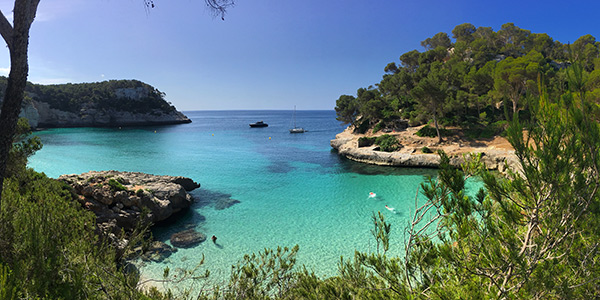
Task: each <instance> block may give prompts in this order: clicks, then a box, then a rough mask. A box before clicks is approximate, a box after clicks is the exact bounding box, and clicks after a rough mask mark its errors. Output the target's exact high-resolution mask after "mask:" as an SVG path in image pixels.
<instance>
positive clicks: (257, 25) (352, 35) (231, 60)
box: [0, 0, 600, 111]
mask: <svg viewBox="0 0 600 300" xmlns="http://www.w3.org/2000/svg"><path fill="white" fill-rule="evenodd" d="M154 3H155V7H154V8H153V9H148V8H146V7H145V6H144V1H143V0H42V1H41V2H40V5H39V8H38V12H37V16H36V19H35V21H34V23H33V25H32V29H31V32H30V48H29V66H30V72H29V81H31V82H34V83H41V84H56V83H67V82H72V83H81V82H97V81H103V80H110V79H137V80H140V81H143V82H146V83H148V84H150V85H152V86H154V87H156V88H157V89H159V90H160V91H162V92H165V93H166V100H167V101H170V102H172V103H173V105H175V106H176V107H177V108H178V109H179V110H184V111H185V110H231V109H274V110H279V109H284V110H289V109H293V107H294V106H296V107H297V109H298V110H331V109H333V108H334V107H335V101H336V100H337V99H338V98H339V96H340V95H343V94H348V95H355V94H356V90H357V89H358V88H361V87H368V86H370V85H374V84H376V83H378V82H379V81H380V80H381V78H382V76H383V74H384V71H383V69H384V67H385V66H386V65H387V64H388V63H390V62H398V61H399V57H400V55H402V54H403V53H405V52H408V51H411V50H414V49H416V50H418V51H423V50H424V49H423V48H422V47H421V46H420V42H421V41H422V40H425V39H426V38H428V37H431V36H433V35H434V34H436V33H438V32H446V33H448V34H449V35H450V36H451V31H452V29H453V28H454V27H455V26H456V25H459V24H462V23H471V24H473V25H475V26H476V27H480V26H483V27H492V29H493V30H494V31H497V30H499V29H500V26H501V25H502V24H504V23H508V22H513V23H515V25H516V26H518V27H520V28H523V29H527V30H530V31H531V32H535V33H547V34H548V35H550V36H551V37H552V38H553V39H554V40H558V41H560V42H562V43H568V42H573V41H575V40H576V39H577V38H579V37H580V36H582V35H585V34H591V35H593V36H594V37H596V38H598V39H600V22H599V21H598V15H597V14H598V12H599V11H600V1H597V0H589V1H569V2H568V3H566V2H565V1H554V0H552V1H527V0H521V1H512V0H510V1H486V0H477V1H460V0H454V1H448V0H445V1H438V0H429V1H423V0H420V1H413V0H405V1H401V0H302V1H299V0H297V1H291V0H252V1H250V0H237V1H236V4H235V6H234V7H232V8H230V9H229V10H228V11H227V14H226V15H225V20H221V18H220V16H217V17H215V16H214V15H213V14H212V13H211V11H210V10H208V9H207V8H206V5H205V3H204V0H177V1H173V0H154ZM13 4H14V2H13V1H9V0H1V1H0V10H1V11H2V13H4V14H5V15H6V16H7V18H8V19H9V20H11V21H12V7H13ZM3 49H4V50H0V75H7V74H8V70H9V66H10V58H9V54H8V49H7V48H6V47H4V48H3Z"/></svg>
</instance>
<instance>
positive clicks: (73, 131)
mask: <svg viewBox="0 0 600 300" xmlns="http://www.w3.org/2000/svg"><path fill="white" fill-rule="evenodd" d="M185 114H186V115H187V116H188V117H189V118H190V119H192V121H193V122H192V123H190V124H182V125H171V126H149V127H137V128H60V129H49V130H44V131H39V132H36V135H37V136H39V137H40V138H41V139H42V142H43V144H44V147H43V149H42V150H40V151H39V152H38V153H36V154H35V155H34V156H33V157H32V158H31V159H30V163H29V166H30V167H32V168H34V169H35V170H37V171H40V172H44V173H46V174H47V175H48V176H50V177H54V178H56V177H58V176H60V175H61V174H71V173H83V172H87V171H90V170H119V171H135V172H146V173H151V174H158V175H173V176H186V177H190V178H192V179H194V180H195V181H197V182H199V183H200V184H201V185H202V187H201V188H200V189H198V190H195V191H193V192H192V195H193V196H194V197H195V199H196V202H195V203H194V205H193V207H192V209H191V210H190V211H189V212H187V213H186V214H185V215H183V216H182V217H181V218H180V219H179V220H178V221H177V222H175V223H173V224H170V225H169V226H160V227H158V228H156V229H155V230H154V232H153V233H154V236H155V238H156V239H158V240H162V241H165V242H167V243H169V242H168V238H169V236H170V235H171V234H172V233H174V232H177V231H180V230H183V229H186V228H190V227H193V228H196V229H197V230H198V231H200V232H203V233H205V234H206V235H207V236H208V237H210V236H212V235H215V236H217V237H218V240H217V243H216V244H214V243H212V242H210V238H209V240H207V241H206V242H204V243H202V244H200V245H199V246H197V247H194V248H189V249H179V251H178V252H177V253H175V254H173V255H172V256H171V257H170V258H169V259H167V260H165V261H164V262H162V263H145V264H141V265H140V267H141V270H142V272H143V274H144V276H145V277H154V278H161V277H162V274H163V270H164V268H165V267H169V268H170V269H172V270H173V269H176V268H193V267H195V266H196V264H197V263H198V261H199V260H200V259H201V258H202V257H203V256H204V257H205V265H204V266H203V267H202V269H201V270H204V269H209V270H210V271H211V276H210V279H211V282H216V283H219V282H223V281H225V280H227V279H228V277H229V273H230V270H231V266H232V265H233V264H235V263H236V262H237V261H239V260H241V259H242V257H243V255H244V254H249V253H253V252H254V253H258V252H259V251H263V250H264V248H276V247H277V246H288V247H292V246H294V245H296V244H298V245H299V246H300V251H299V253H298V264H301V265H302V264H303V265H305V266H306V267H307V268H308V269H309V270H313V271H314V272H315V273H316V274H317V275H319V276H321V277H325V276H332V275H335V274H336V273H337V264H338V263H339V260H340V256H343V257H345V258H350V257H352V256H353V255H354V251H355V250H358V251H374V250H375V246H376V245H375V243H374V240H373V238H372V236H371V233H370V230H371V229H372V220H371V216H372V214H373V213H377V212H378V211H381V212H382V213H384V215H385V216H386V220H387V221H388V222H389V223H390V224H392V241H391V250H390V252H389V254H391V255H400V254H401V251H402V238H403V230H404V227H405V226H406V224H407V222H408V217H409V216H410V215H411V209H412V210H414V200H415V194H416V192H417V188H418V186H419V184H420V183H421V182H422V181H423V178H424V176H428V175H429V176H432V175H435V171H434V170H430V169H414V168H392V167H379V166H370V165H365V164H360V163H355V162H352V161H349V160H347V159H344V158H341V157H340V156H339V155H338V154H337V153H336V152H335V151H332V149H331V147H330V145H329V141H330V140H331V139H333V138H334V137H335V135H336V134H337V133H339V132H341V131H342V130H343V129H344V128H345V127H343V126H342V124H341V123H340V122H338V121H336V120H335V112H334V111H297V112H296V123H297V124H298V126H300V127H304V128H305V129H307V130H308V132H306V133H302V134H290V133H289V132H288V129H289V128H290V126H292V123H291V122H292V111H291V110H290V111H189V112H185ZM260 120H263V121H265V123H268V124H269V126H268V127H266V128H250V127H249V126H248V124H249V123H253V122H256V121H260ZM370 193H375V194H376V196H375V197H370ZM228 199H235V200H238V201H240V203H238V204H235V205H233V206H231V207H229V208H225V209H217V208H218V207H217V206H218V205H217V204H218V203H219V201H223V200H228ZM385 205H388V206H390V207H394V208H396V213H392V212H390V211H388V210H386V209H385Z"/></svg>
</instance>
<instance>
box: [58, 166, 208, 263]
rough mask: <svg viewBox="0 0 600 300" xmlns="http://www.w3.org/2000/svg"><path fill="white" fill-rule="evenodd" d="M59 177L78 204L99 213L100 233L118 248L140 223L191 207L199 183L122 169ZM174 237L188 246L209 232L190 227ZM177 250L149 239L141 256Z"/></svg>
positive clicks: (160, 256)
mask: <svg viewBox="0 0 600 300" xmlns="http://www.w3.org/2000/svg"><path fill="white" fill-rule="evenodd" d="M59 180H60V181H62V182H65V183H66V184H68V185H69V186H71V187H72V188H73V192H74V193H75V194H76V196H77V200H78V202H79V204H81V206H82V207H84V208H85V209H88V210H90V211H91V212H93V213H94V214H95V215H96V225H97V229H98V230H99V233H100V234H102V235H104V236H106V237H108V239H109V240H110V241H111V243H112V244H113V245H114V246H115V247H116V248H117V249H123V248H125V246H127V243H128V238H129V235H130V234H131V233H132V232H133V230H134V229H135V228H136V226H137V225H138V224H140V223H142V224H155V223H157V222H162V221H166V220H170V219H171V218H174V217H175V216H176V215H177V213H178V212H181V211H184V210H186V209H188V208H189V207H190V206H191V205H192V203H193V201H194V199H193V198H192V196H191V195H190V194H189V193H188V192H189V191H192V190H194V189H197V188H199V187H200V184H198V183H196V182H194V181H193V180H192V179H190V178H186V177H181V176H162V175H152V174H145V173H138V172H119V171H99V172H97V171H90V172H87V173H83V174H70V175H62V176H60V177H59ZM122 233H124V234H125V235H124V236H123V235H122ZM174 238H175V239H176V240H177V242H176V243H173V244H174V246H176V245H177V246H179V247H182V248H186V247H191V246H195V245H197V244H198V243H200V242H203V241H204V240H205V239H206V236H205V235H204V234H202V233H199V232H196V231H195V230H194V229H187V230H185V232H183V233H176V234H174ZM176 251H177V249H176V248H174V247H171V246H169V245H167V244H165V243H163V242H160V241H150V245H149V247H148V251H146V253H145V254H144V256H142V258H144V259H148V260H155V261H161V260H163V259H164V258H166V257H168V256H169V255H170V254H171V253H173V252H176Z"/></svg>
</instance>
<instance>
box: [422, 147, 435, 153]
mask: <svg viewBox="0 0 600 300" xmlns="http://www.w3.org/2000/svg"><path fill="white" fill-rule="evenodd" d="M421 152H423V153H433V151H431V149H429V148H428V147H427V146H425V147H423V148H421Z"/></svg>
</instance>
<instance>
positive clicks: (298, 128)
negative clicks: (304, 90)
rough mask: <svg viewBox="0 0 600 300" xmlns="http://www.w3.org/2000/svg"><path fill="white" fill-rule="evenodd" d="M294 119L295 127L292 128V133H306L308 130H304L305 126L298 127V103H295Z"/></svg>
mask: <svg viewBox="0 0 600 300" xmlns="http://www.w3.org/2000/svg"><path fill="white" fill-rule="evenodd" d="M292 119H293V120H294V128H291V129H290V133H304V132H306V131H307V130H304V128H302V127H296V105H294V115H293V117H292Z"/></svg>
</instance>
